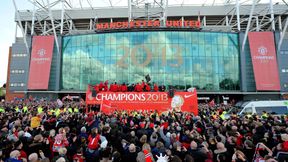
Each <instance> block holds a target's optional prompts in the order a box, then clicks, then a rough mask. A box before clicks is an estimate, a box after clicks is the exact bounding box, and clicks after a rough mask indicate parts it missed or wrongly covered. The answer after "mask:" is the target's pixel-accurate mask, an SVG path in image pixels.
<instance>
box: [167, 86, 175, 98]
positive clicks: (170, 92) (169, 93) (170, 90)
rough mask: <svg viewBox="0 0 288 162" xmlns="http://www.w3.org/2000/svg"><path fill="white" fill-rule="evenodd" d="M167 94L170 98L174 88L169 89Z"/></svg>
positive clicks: (172, 95)
mask: <svg viewBox="0 0 288 162" xmlns="http://www.w3.org/2000/svg"><path fill="white" fill-rule="evenodd" d="M168 95H169V97H170V98H172V97H174V89H173V88H170V89H169V91H168Z"/></svg>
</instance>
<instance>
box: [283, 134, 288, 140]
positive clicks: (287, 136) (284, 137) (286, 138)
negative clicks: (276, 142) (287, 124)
mask: <svg viewBox="0 0 288 162" xmlns="http://www.w3.org/2000/svg"><path fill="white" fill-rule="evenodd" d="M281 140H282V141H288V134H286V133H285V134H281Z"/></svg>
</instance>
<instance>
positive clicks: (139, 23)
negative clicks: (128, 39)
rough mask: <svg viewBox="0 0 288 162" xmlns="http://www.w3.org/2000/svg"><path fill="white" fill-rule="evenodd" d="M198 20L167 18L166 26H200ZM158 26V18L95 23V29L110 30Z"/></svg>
mask: <svg viewBox="0 0 288 162" xmlns="http://www.w3.org/2000/svg"><path fill="white" fill-rule="evenodd" d="M200 26H201V23H200V20H197V21H195V20H185V21H182V20H168V21H166V26H165V27H166V28H197V29H198V28H200ZM157 27H158V28H159V27H161V23H160V21H159V20H136V21H130V22H128V21H124V22H110V23H98V24H96V30H110V29H127V28H157Z"/></svg>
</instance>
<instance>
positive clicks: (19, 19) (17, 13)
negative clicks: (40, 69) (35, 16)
mask: <svg viewBox="0 0 288 162" xmlns="http://www.w3.org/2000/svg"><path fill="white" fill-rule="evenodd" d="M13 5H14V8H15V11H16V16H17V19H18V25H19V26H20V29H21V32H22V35H23V39H24V44H25V46H26V50H27V54H30V50H29V47H28V44H27V40H26V35H25V32H24V29H23V26H22V22H21V17H20V14H19V11H18V9H17V6H16V2H15V0H13Z"/></svg>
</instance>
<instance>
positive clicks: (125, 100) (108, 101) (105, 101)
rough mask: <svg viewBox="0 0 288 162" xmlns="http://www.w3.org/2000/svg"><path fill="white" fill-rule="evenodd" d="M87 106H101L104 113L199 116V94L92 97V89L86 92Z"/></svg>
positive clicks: (109, 93) (158, 93)
mask: <svg viewBox="0 0 288 162" xmlns="http://www.w3.org/2000/svg"><path fill="white" fill-rule="evenodd" d="M85 102H86V104H87V105H100V106H101V108H100V110H101V111H102V112H104V113H113V112H114V111H116V110H127V111H132V110H149V111H150V110H153V111H154V110H157V111H158V112H167V111H171V110H175V111H182V112H192V113H194V114H195V115H197V114H198V101H197V92H196V90H194V91H193V92H175V94H174V96H173V97H169V96H168V94H167V92H116V93H115V92H100V93H98V94H97V95H96V96H95V97H93V96H92V92H91V90H90V88H87V91H86V101H85Z"/></svg>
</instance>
